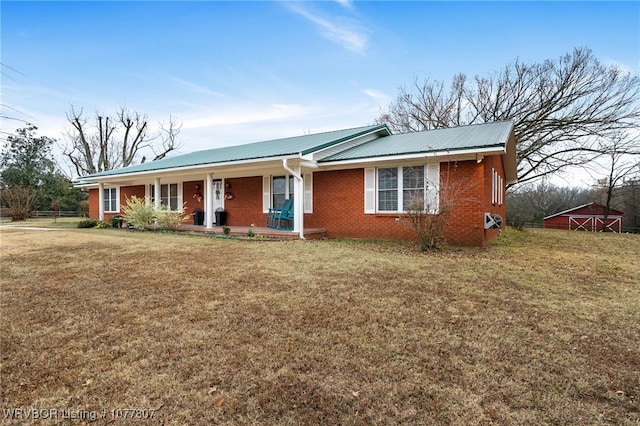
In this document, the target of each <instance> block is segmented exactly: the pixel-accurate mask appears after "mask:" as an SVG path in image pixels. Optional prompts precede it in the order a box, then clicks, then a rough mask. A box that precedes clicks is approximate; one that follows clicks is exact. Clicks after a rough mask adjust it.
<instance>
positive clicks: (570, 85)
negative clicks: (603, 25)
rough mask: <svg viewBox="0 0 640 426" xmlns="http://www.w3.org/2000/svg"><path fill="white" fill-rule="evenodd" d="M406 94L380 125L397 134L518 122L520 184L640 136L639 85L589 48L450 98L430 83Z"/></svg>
mask: <svg viewBox="0 0 640 426" xmlns="http://www.w3.org/2000/svg"><path fill="white" fill-rule="evenodd" d="M399 90H400V94H399V95H398V97H397V99H396V101H395V102H393V103H391V105H390V106H389V107H388V110H387V111H386V112H384V113H382V114H381V115H380V116H379V117H378V118H377V122H379V123H387V124H388V125H389V126H390V128H391V129H392V130H394V131H397V132H414V131H421V130H429V129H434V128H440V127H450V126H459V125H465V124H474V123H483V122H489V121H501V120H514V122H515V135H516V145H517V154H516V156H517V163H518V180H519V182H520V183H523V182H528V181H532V180H535V179H538V178H540V177H543V176H546V175H549V174H553V173H556V172H559V171H561V170H564V169H565V168H566V167H569V166H582V165H585V164H587V163H589V162H591V161H592V160H593V159H594V157H596V156H598V155H600V154H601V153H602V151H600V150H599V149H600V146H598V144H597V141H598V140H601V139H603V138H608V137H610V136H611V135H612V134H614V133H615V132H619V131H625V130H630V129H638V128H640V102H639V101H638V100H639V99H640V77H638V76H637V75H631V74H629V73H627V72H625V71H624V70H623V69H622V68H620V67H616V66H613V65H611V66H608V67H607V66H604V65H602V64H601V63H600V62H599V61H598V60H597V59H596V58H594V57H593V55H592V53H591V51H590V50H589V49H586V48H577V49H574V51H573V52H572V53H570V54H566V55H564V56H562V57H561V58H560V59H559V60H557V61H551V60H547V61H544V62H543V63H539V64H532V65H529V64H525V63H523V62H521V61H520V60H516V61H515V62H514V63H512V64H509V65H507V66H505V67H504V69H503V70H502V71H499V72H495V73H492V74H490V75H489V76H487V77H480V76H476V77H475V79H474V80H473V81H471V82H469V81H468V79H467V77H466V76H465V75H464V74H459V75H456V76H455V77H454V78H453V80H452V84H451V87H450V88H449V90H447V89H446V85H445V83H444V82H442V81H432V80H429V79H426V80H425V81H424V82H422V83H421V82H419V81H418V79H416V80H415V82H414V87H412V88H411V89H406V88H404V87H401V88H400V89H399Z"/></svg>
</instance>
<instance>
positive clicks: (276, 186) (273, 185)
mask: <svg viewBox="0 0 640 426" xmlns="http://www.w3.org/2000/svg"><path fill="white" fill-rule="evenodd" d="M302 181H303V193H302V194H300V195H301V196H300V199H301V200H302V202H303V205H304V212H305V213H313V173H305V174H303V175H302ZM295 182H296V181H295V177H293V176H291V175H284V176H269V175H266V176H263V177H262V211H263V212H264V213H267V212H268V211H269V209H272V208H276V209H279V208H282V206H284V201H285V200H286V199H287V198H289V199H291V200H293V198H294V193H295Z"/></svg>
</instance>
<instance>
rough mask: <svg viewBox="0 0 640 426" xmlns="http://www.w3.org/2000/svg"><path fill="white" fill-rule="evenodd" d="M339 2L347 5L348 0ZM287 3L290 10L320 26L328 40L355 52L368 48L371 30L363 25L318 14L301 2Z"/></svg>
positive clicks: (360, 52)
mask: <svg viewBox="0 0 640 426" xmlns="http://www.w3.org/2000/svg"><path fill="white" fill-rule="evenodd" d="M339 3H340V4H342V5H345V4H346V3H348V2H345V1H339ZM287 5H288V6H289V9H290V10H292V11H293V12H295V13H297V14H298V15H300V16H302V17H303V18H305V19H307V20H309V21H311V22H313V23H314V24H315V25H316V26H318V28H319V29H320V34H321V35H322V36H323V37H324V38H326V39H327V40H330V41H332V42H334V43H336V44H338V45H340V46H342V47H344V48H345V49H347V50H349V51H351V52H354V53H358V54H363V53H364V52H365V51H366V50H367V47H368V46H369V35H368V33H369V30H367V29H366V28H365V27H363V26H362V25H360V24H358V23H356V22H353V21H350V22H347V21H345V20H339V21H340V22H333V21H331V20H329V19H327V18H324V17H322V16H320V15H318V14H315V13H312V12H311V11H309V10H308V9H307V8H306V7H305V5H302V4H300V3H287ZM336 21H338V19H336Z"/></svg>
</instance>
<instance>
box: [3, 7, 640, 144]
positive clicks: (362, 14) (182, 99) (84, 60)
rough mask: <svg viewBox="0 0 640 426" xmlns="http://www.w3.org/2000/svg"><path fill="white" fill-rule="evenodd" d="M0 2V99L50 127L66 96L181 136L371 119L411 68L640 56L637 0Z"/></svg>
mask: <svg viewBox="0 0 640 426" xmlns="http://www.w3.org/2000/svg"><path fill="white" fill-rule="evenodd" d="M0 13H1V24H2V27H1V51H0V55H1V62H2V64H4V65H5V66H3V67H2V73H3V75H2V80H1V96H2V98H1V102H0V103H1V104H2V105H3V107H2V110H1V111H2V114H3V115H7V116H11V117H14V118H21V119H25V120H27V121H30V122H33V123H35V124H36V125H38V126H39V128H40V130H39V134H41V135H47V136H51V137H55V138H63V134H64V129H65V128H69V127H70V126H69V124H68V123H67V121H66V118H65V113H67V112H68V111H69V110H70V107H71V105H73V106H74V107H75V108H76V109H84V111H85V112H88V113H90V114H93V113H94V112H95V111H100V112H102V113H106V114H113V113H114V112H115V111H116V109H117V108H118V107H120V106H125V107H127V108H129V109H132V110H136V111H139V112H141V113H145V114H147V115H148V117H149V119H150V121H151V122H152V123H157V122H158V121H166V120H167V119H168V117H169V115H173V116H175V117H176V118H177V120H178V121H179V122H182V123H183V130H182V132H181V134H180V136H179V138H180V141H181V142H182V144H183V147H182V149H181V152H189V151H194V150H199V149H206V148H213V147H218V146H225V145H233V144H238V143H244V142H253V141H258V140H266V139H271V138H279V137H287V136H296V135H301V134H304V133H315V132H320V131H327V130H335V129H341V128H349V127H356V126H363V125H367V124H372V123H373V122H374V120H375V118H376V116H378V115H379V113H380V111H381V110H382V109H384V108H385V107H386V106H387V105H388V104H389V102H390V101H392V100H393V99H394V98H395V97H396V95H397V93H398V87H399V86H403V85H404V86H410V85H411V84H412V82H413V80H414V78H416V77H417V78H418V79H420V80H422V79H424V78H425V77H430V78H434V79H442V80H445V81H449V80H450V78H451V77H452V76H453V75H454V74H456V73H459V72H463V73H465V74H467V75H468V76H470V77H473V76H475V75H486V74H488V73H490V72H491V71H493V70H498V69H500V68H502V67H504V66H505V65H506V64H508V63H511V62H512V61H514V60H515V59H516V58H520V59H521V60H522V61H524V62H539V61H543V60H545V59H557V58H558V57H559V56H561V55H562V54H564V53H567V52H570V51H571V50H572V49H573V48H574V47H578V46H585V47H588V48H590V49H592V50H593V53H594V55H595V56H596V57H597V58H599V59H600V60H601V61H602V62H603V63H605V64H611V63H613V64H617V65H619V66H622V67H624V68H625V69H627V70H628V71H630V72H632V73H638V72H639V70H640V2H635V1H634V2H631V1H628V2H593V1H592V2H552V1H545V2H515V1H514V2H506V1H500V2H498V1H496V2H434V1H423V2H421V1H412V2H396V1H390V2H381V1H347V0H343V1H322V2H310V1H302V2H293V1H278V2H266V1H263V2H248V1H237V2H218V1H193V2H169V1H163V2H151V1H138V2H115V1H114V2H88V1H75V2H54V1H46V2H31V1H20V2H13V1H6V0H4V1H2V2H0ZM8 67H11V68H8ZM14 70H15V71H14ZM16 111H19V112H16ZM0 124H1V126H2V131H3V132H7V131H12V130H14V129H15V128H16V127H22V126H23V123H21V122H18V121H15V120H6V119H3V120H2V121H1V122H0Z"/></svg>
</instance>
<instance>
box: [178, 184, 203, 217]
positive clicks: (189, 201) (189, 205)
mask: <svg viewBox="0 0 640 426" xmlns="http://www.w3.org/2000/svg"><path fill="white" fill-rule="evenodd" d="M196 187H197V189H196ZM194 195H195V196H196V198H194ZM198 195H200V197H199V198H200V199H199V200H198V197H197V196H198ZM182 201H183V202H184V212H185V213H186V214H191V213H193V211H194V210H195V209H202V210H204V181H203V180H196V181H191V182H184V183H183V184H182ZM186 223H188V222H186Z"/></svg>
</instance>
